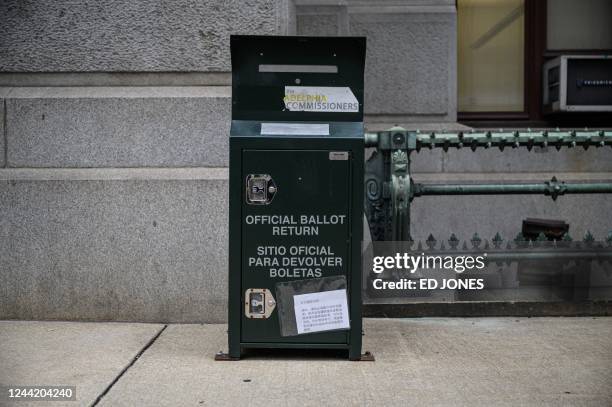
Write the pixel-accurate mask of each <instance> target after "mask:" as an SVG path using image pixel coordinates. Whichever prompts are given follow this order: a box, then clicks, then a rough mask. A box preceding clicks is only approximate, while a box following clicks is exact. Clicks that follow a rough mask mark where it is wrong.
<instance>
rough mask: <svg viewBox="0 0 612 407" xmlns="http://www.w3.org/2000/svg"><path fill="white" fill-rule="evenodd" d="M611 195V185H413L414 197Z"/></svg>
mask: <svg viewBox="0 0 612 407" xmlns="http://www.w3.org/2000/svg"><path fill="white" fill-rule="evenodd" d="M604 193H612V183H584V184H567V183H558V184H549V183H542V184H445V185H437V184H415V185H414V196H424V195H523V194H543V195H555V194H556V195H564V194H604Z"/></svg>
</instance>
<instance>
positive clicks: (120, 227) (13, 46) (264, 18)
mask: <svg viewBox="0 0 612 407" xmlns="http://www.w3.org/2000/svg"><path fill="white" fill-rule="evenodd" d="M0 16H1V17H0V104H1V105H0V106H1V109H0V112H1V113H2V114H0V126H1V130H2V131H0V134H1V135H2V137H0V166H1V167H2V168H0V319H3V318H16V319H67V320H120V321H150V322H153V321H155V322H220V321H224V320H225V319H226V309H227V239H228V237H227V194H228V192H227V177H228V174H227V165H228V132H229V125H230V106H231V101H230V99H231V75H230V72H231V67H230V55H229V36H230V34H247V33H248V34H262V35H264V34H265V35H274V34H276V35H287V34H291V33H293V32H294V27H295V21H294V20H293V19H294V16H295V13H294V12H293V4H292V3H291V2H290V1H288V0H247V1H244V0H230V1H218V0H205V1H201V0H197V1H194V0H179V1H163V2H150V1H144V0H130V1H128V0H108V1H90V0H79V1H67V0H60V1H25V2H24V1H2V2H0Z"/></svg>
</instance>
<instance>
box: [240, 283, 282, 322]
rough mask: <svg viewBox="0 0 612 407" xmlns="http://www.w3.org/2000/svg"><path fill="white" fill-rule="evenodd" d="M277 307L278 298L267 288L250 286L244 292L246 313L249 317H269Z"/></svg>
mask: <svg viewBox="0 0 612 407" xmlns="http://www.w3.org/2000/svg"><path fill="white" fill-rule="evenodd" d="M274 308H276V300H275V299H274V296H272V292H270V290H268V289H267V288H249V289H247V290H246V291H245V292H244V315H245V316H246V317H247V318H253V319H267V318H269V317H270V315H272V311H274Z"/></svg>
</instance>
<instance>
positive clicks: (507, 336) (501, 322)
mask: <svg viewBox="0 0 612 407" xmlns="http://www.w3.org/2000/svg"><path fill="white" fill-rule="evenodd" d="M365 330H366V336H365V337H364V350H370V351H372V352H373V353H374V354H375V356H376V362H374V363H371V362H349V361H346V360H344V359H342V358H341V357H339V355H335V354H333V353H321V352H318V353H314V354H311V353H308V352H291V353H287V352H272V351H268V352H265V353H256V354H253V355H250V357H247V358H245V359H244V360H242V361H240V362H215V361H213V355H214V353H215V352H217V351H219V350H220V349H226V334H225V331H226V326H225V325H168V326H165V325H159V324H132V323H69V322H21V321H4V322H0V384H4V385H22V386H24V385H74V386H76V388H77V389H76V391H77V401H76V402H40V401H39V402H24V401H19V402H14V403H8V402H7V401H6V400H1V401H0V405H15V406H28V405H32V406H44V405H51V406H62V405H66V406H76V405H78V406H87V405H100V406H203V405H204V406H206V405H209V406H212V405H214V406H225V405H228V406H229V405H243V406H250V405H254V406H259V405H260V406H270V405H274V406H278V405H280V406H295V405H299V406H310V405H312V406H320V405H348V406H352V405H358V406H364V405H366V406H367V405H376V406H387V405H390V406H394V405H398V406H400V405H401V406H405V405H419V406H421V405H449V406H450V405H453V406H455V405H478V406H491V405H495V406H497V405H506V406H516V405H551V406H553V405H554V406H559V405H567V406H611V405H612V318H590V317H584V318H529V319H528V318H474V319H463V318H461V319H460V318H456V319H450V318H423V319H368V320H366V321H365Z"/></svg>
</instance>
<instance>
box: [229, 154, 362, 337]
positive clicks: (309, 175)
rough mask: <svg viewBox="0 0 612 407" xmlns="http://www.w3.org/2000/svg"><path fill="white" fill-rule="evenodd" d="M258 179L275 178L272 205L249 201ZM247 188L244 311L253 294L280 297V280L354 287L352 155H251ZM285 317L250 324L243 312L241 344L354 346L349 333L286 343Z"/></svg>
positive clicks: (245, 158)
mask: <svg viewBox="0 0 612 407" xmlns="http://www.w3.org/2000/svg"><path fill="white" fill-rule="evenodd" d="M252 175H260V176H261V175H269V177H270V178H271V180H272V182H273V185H274V187H275V190H276V191H275V193H274V194H273V195H274V196H273V198H272V200H271V201H270V202H269V203H267V204H261V203H259V204H253V203H252V202H251V203H249V202H248V196H247V178H248V177H249V176H252ZM242 182H243V183H244V185H243V186H244V187H243V197H242V198H243V199H242V237H241V238H242V245H241V247H242V276H241V285H242V286H241V292H242V294H241V296H242V301H243V305H244V303H245V298H244V296H245V290H247V289H249V288H267V289H269V290H270V291H271V292H272V293H273V295H274V296H276V292H275V284H276V283H277V282H286V281H292V280H303V279H309V278H317V277H328V276H336V275H346V278H347V284H348V286H350V283H349V281H350V275H349V274H350V273H349V270H350V267H351V264H349V262H350V257H349V253H350V240H351V239H350V213H349V211H350V197H351V157H350V154H349V152H345V151H335V150H334V151H329V150H243V152H242ZM273 191H274V189H273ZM266 215H267V216H268V218H266ZM303 216H306V217H307V218H303ZM341 218H343V221H342V222H340V219H341ZM262 219H268V220H263V221H262ZM269 219H274V220H272V221H269ZM302 221H306V223H305V224H304V223H303V222H302ZM334 221H335V222H334ZM276 222H279V223H276ZM313 247H314V248H313ZM304 248H306V249H304ZM304 251H308V252H310V253H312V252H313V251H314V252H319V253H322V254H315V255H309V254H304ZM279 253H284V255H281V254H279ZM287 258H289V259H287ZM307 258H310V259H307ZM324 258H327V260H324ZM273 259H276V263H275V261H274V260H273ZM347 294H348V296H349V298H350V291H348V292H347ZM349 303H350V299H349ZM242 309H243V310H244V306H243V307H242ZM277 311H278V310H275V311H273V313H272V314H271V315H270V317H269V318H268V319H250V318H247V317H246V316H245V313H244V312H243V313H242V322H241V323H242V329H241V332H242V333H241V336H242V337H241V342H243V343H262V344H264V343H278V342H285V343H287V342H289V343H300V344H310V343H321V344H330V343H331V344H346V343H348V338H349V335H348V331H346V330H345V331H328V332H317V333H310V334H303V335H296V336H285V337H282V336H281V334H280V326H279V318H278V312H277Z"/></svg>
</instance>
